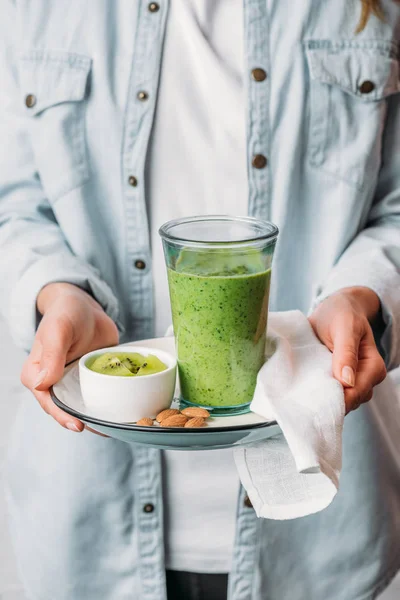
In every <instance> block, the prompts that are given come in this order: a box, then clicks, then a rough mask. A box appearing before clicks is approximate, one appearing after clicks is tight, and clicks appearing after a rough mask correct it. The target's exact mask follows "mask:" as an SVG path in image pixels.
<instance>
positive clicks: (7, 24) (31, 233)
mask: <svg viewBox="0 0 400 600" xmlns="http://www.w3.org/2000/svg"><path fill="white" fill-rule="evenodd" d="M15 31H17V23H16V18H15V6H14V3H13V2H11V1H10V0H5V2H4V3H2V8H1V19H0V81H1V87H2V90H1V94H0V281H1V293H0V312H1V313H2V314H3V316H4V317H5V319H6V321H7V323H8V324H9V326H10V329H11V333H12V336H13V338H14V341H15V342H16V343H17V345H19V346H20V347H22V348H24V349H25V350H29V348H30V347H31V345H32V341H33V338H34V335H35V331H36V327H37V321H38V319H37V316H38V315H37V310H36V298H37V295H38V293H39V291H40V290H41V289H42V287H43V286H45V285H46V284H48V283H51V282H60V281H64V282H69V283H72V284H75V285H77V286H80V287H82V288H83V289H85V290H87V291H88V292H89V293H91V294H92V295H93V296H94V298H96V300H97V301H98V302H99V303H100V304H101V306H102V307H103V308H104V310H105V311H106V313H107V314H108V315H109V316H110V317H111V318H112V319H113V320H114V321H117V316H118V302H117V299H116V297H115V295H114V294H113V292H112V290H111V289H110V287H109V285H107V283H106V282H105V281H103V280H102V278H101V276H100V273H99V272H98V270H96V269H95V268H94V267H92V266H91V265H89V264H87V263H86V262H85V261H83V260H82V259H80V258H79V257H77V256H76V255H74V253H73V252H72V251H71V248H70V247H69V245H68V243H67V241H66V239H65V237H64V235H63V233H62V230H61V229H60V227H59V225H58V223H57V220H56V218H55V215H54V213H53V211H52V209H51V206H50V204H49V202H48V201H47V199H46V197H45V194H44V192H43V188H42V185H41V183H40V178H39V175H38V173H37V172H36V170H35V161H34V156H33V151H32V148H31V145H30V140H29V134H28V132H27V125H26V119H25V117H24V115H23V111H22V108H23V107H22V106H20V104H21V98H20V96H19V93H18V73H17V58H18V57H17V52H16V45H15V44H14V41H13V39H12V35H13V32H15Z"/></svg>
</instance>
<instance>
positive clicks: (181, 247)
mask: <svg viewBox="0 0 400 600" xmlns="http://www.w3.org/2000/svg"><path fill="white" fill-rule="evenodd" d="M160 235H161V237H162V241H163V247H164V254H165V260H166V264H167V270H168V282H169V291H170V298H171V307H172V319H173V324H174V332H175V340H176V349H177V357H178V368H179V379H180V386H181V395H182V397H181V399H182V402H183V403H186V404H188V405H195V406H203V407H205V408H207V409H209V410H212V413H213V414H218V415H225V414H229V415H232V414H239V413H242V412H247V411H248V409H249V408H248V407H249V404H250V402H251V400H252V397H253V393H254V389H255V385H256V378H257V373H258V371H259V369H260V368H261V366H262V364H263V362H264V350H265V340H266V326H267V317H268V298H269V288H270V279H271V264H272V257H273V253H274V248H275V244H276V240H277V237H278V228H277V227H276V226H275V225H273V224H272V223H269V222H267V221H259V220H257V219H252V218H250V217H228V216H204V217H188V218H185V219H179V220H176V221H169V222H168V223H165V224H164V225H163V226H162V227H161V229H160Z"/></svg>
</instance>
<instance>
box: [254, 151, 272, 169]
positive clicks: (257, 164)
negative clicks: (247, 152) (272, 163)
mask: <svg viewBox="0 0 400 600" xmlns="http://www.w3.org/2000/svg"><path fill="white" fill-rule="evenodd" d="M267 162H268V161H267V159H266V158H265V156H264V155H263V154H256V155H255V156H253V160H252V161H251V164H252V165H253V167H254V168H255V169H263V168H264V167H266V166H267Z"/></svg>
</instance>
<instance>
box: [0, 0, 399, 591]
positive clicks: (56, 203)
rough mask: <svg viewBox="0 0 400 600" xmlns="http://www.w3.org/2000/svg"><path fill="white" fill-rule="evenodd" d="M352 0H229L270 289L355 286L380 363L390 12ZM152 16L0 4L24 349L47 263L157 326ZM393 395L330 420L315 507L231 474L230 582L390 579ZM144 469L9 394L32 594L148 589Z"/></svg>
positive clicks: (2, 152)
mask: <svg viewBox="0 0 400 600" xmlns="http://www.w3.org/2000/svg"><path fill="white" fill-rule="evenodd" d="M360 4H361V3H360V2H359V1H358V0H324V2H323V3H321V2H316V1H315V0H304V1H302V2H296V3H293V2H291V1H290V0H245V1H244V40H245V65H246V66H245V69H246V76H245V84H246V90H247V105H246V120H247V121H246V122H247V150H248V152H247V171H248V182H249V187H248V209H249V214H251V215H253V216H256V217H259V218H266V219H271V220H272V221H274V222H276V223H277V224H278V225H279V227H280V230H281V236H280V240H279V243H278V247H277V251H276V258H275V266H274V270H275V274H276V275H275V278H274V282H273V286H272V290H271V308H272V309H276V310H278V309H279V310H286V309H292V308H299V309H301V310H303V311H306V312H307V311H309V310H310V309H311V308H312V306H315V305H316V304H317V303H318V302H320V301H321V300H322V299H323V298H325V297H326V296H328V295H329V294H331V293H333V292H335V291H336V290H338V289H341V288H343V287H348V286H353V285H361V286H367V287H370V288H371V289H373V290H374V291H375V292H376V293H377V294H378V296H379V297H380V299H381V304H382V314H383V321H384V327H383V328H382V331H380V332H379V340H378V341H379V343H380V347H381V349H382V352H383V354H384V356H385V360H386V363H387V365H388V367H394V366H395V365H397V364H399V362H400V291H399V290H400V274H399V271H400V77H399V62H398V60H399V45H398V42H397V40H396V33H397V32H398V30H399V25H400V9H399V8H398V7H396V5H395V4H394V3H393V2H391V1H389V0H385V2H384V8H385V13H386V20H385V21H384V22H380V21H378V20H377V19H376V18H375V17H372V18H371V20H370V22H369V23H368V25H367V27H366V29H365V30H364V31H363V32H362V33H361V34H358V35H356V34H355V29H356V26H357V22H358V19H359V16H360ZM167 18H168V0H159V2H148V1H144V0H132V1H128V0H103V1H102V2H97V3H91V2H89V1H88V0H70V2H68V3H61V2H51V1H50V0H36V1H35V2H29V1H28V0H16V1H15V2H14V1H11V0H4V2H3V5H2V15H1V21H0V81H1V82H2V92H1V95H0V106H1V111H0V139H1V144H0V249H1V252H0V276H1V281H2V290H1V298H0V303H1V304H0V306H1V310H2V313H3V315H4V316H5V317H6V319H7V320H8V322H9V323H10V327H11V331H12V334H13V336H14V339H15V340H16V342H17V343H18V344H19V345H20V346H21V347H23V348H25V349H26V350H29V348H30V346H31V344H32V340H33V337H34V334H35V328H36V326H37V313H36V297H37V294H38V292H39V291H40V289H41V288H42V287H43V286H44V285H46V284H47V283H49V282H52V281H69V282H71V283H74V284H76V285H79V286H81V287H83V288H84V289H86V290H88V291H89V292H90V293H91V294H93V296H94V297H95V298H96V299H97V300H98V301H99V303H100V304H101V305H102V306H103V307H104V309H105V311H106V312H107V313H108V314H109V315H110V316H111V317H112V318H113V319H115V320H116V322H117V323H118V326H119V328H120V331H121V338H122V339H123V340H129V339H133V338H135V339H143V338H148V337H151V336H152V334H153V297H152V271H151V248H150V243H149V234H148V219H147V210H146V202H147V199H146V195H145V191H146V190H145V175H146V169H147V168H149V165H148V164H147V163H146V154H147V148H148V144H149V138H150V135H151V130H152V123H153V117H154V112H155V107H156V98H157V88H158V81H159V75H160V68H162V48H163V35H164V31H165V25H166V20H167ZM255 68H259V69H263V70H264V71H265V73H266V74H267V77H266V78H265V79H263V80H262V81H259V80H257V79H260V78H257V77H255V76H254V74H253V70H254V69H255ZM193 76H194V77H195V76H196V74H194V75H193ZM143 92H144V93H143ZM178 97H179V96H178V94H177V100H178ZM176 110H179V105H177V106H176ZM143 267H144V268H143ZM393 401H394V393H393V390H392V388H391V383H390V381H389V380H387V381H385V382H384V383H383V384H381V386H379V387H378V388H377V390H376V393H375V396H374V399H373V400H372V402H371V403H370V404H369V405H368V406H364V407H362V408H361V409H360V410H358V411H357V412H356V413H354V414H352V415H351V416H349V417H348V418H347V419H346V424H345V432H344V468H343V472H342V479H341V489H340V493H339V494H338V496H337V498H336V499H335V501H334V502H333V504H332V505H331V506H330V507H329V508H328V509H327V510H325V511H323V512H322V513H319V514H317V515H313V516H310V517H307V518H304V519H299V520H295V521H287V522H275V521H267V520H262V519H261V520H259V519H257V518H256V516H255V514H254V511H253V510H252V509H251V508H249V507H248V506H247V503H245V502H244V493H243V491H241V493H240V497H239V499H238V508H237V528H236V542H235V550H234V560H233V569H232V573H231V574H230V583H229V599H230V600H259V599H261V598H269V599H271V600H286V599H288V600H289V599H290V600H305V599H307V600H321V599H322V598H323V599H324V600H370V599H371V600H372V598H375V597H376V595H377V594H378V593H379V591H380V590H381V589H383V587H384V586H385V585H386V584H387V583H388V581H389V580H390V579H391V577H392V576H393V575H394V573H395V572H396V571H397V569H398V568H399V567H400V552H399V547H398V540H399V538H400V489H399V488H400V486H399V467H400V457H399V453H398V449H397V446H398V443H396V439H398V432H399V427H400V423H399V421H400V418H399V415H398V414H396V413H395V407H394V406H393ZM161 481H162V463H161V460H160V454H159V452H158V451H156V450H149V449H147V448H143V447H140V446H129V445H128V444H122V443H120V442H117V441H115V440H103V439H101V438H97V437H96V436H92V435H90V434H88V433H86V432H85V433H84V434H82V435H80V436H76V437H74V438H72V437H71V434H69V433H68V432H66V431H63V430H62V429H61V428H60V427H59V426H58V425H56V424H55V423H53V422H51V421H50V420H49V419H48V418H47V416H46V415H45V414H44V413H42V411H41V410H40V409H39V408H38V406H37V405H36V403H34V402H33V401H32V398H31V397H30V396H29V395H27V397H26V401H25V402H24V405H23V408H22V410H21V412H20V414H19V416H18V418H17V421H16V425H15V429H14V435H13V440H12V444H11V447H10V452H9V461H8V497H9V507H10V525H11V530H12V533H13V538H14V543H15V546H16V549H17V554H18V559H19V563H20V566H21V572H22V577H23V579H24V581H25V584H26V587H27V589H28V597H29V598H32V599H34V600H50V599H51V600H54V599H57V600H71V599H73V600H91V599H92V598H93V599H96V600H111V599H112V600H128V599H133V598H140V599H141V600H165V598H166V592H165V575H164V564H163V558H164V557H163V552H164V550H163V510H162V492H161V490H162V485H161ZM148 504H151V505H152V506H153V510H152V511H151V512H149V511H148V510H144V506H145V505H148Z"/></svg>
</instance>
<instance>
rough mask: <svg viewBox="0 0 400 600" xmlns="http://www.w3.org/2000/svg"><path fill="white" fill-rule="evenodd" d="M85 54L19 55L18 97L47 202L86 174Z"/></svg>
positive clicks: (81, 181)
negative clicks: (19, 94) (19, 93)
mask: <svg viewBox="0 0 400 600" xmlns="http://www.w3.org/2000/svg"><path fill="white" fill-rule="evenodd" d="M90 70H91V59H90V58H89V57H87V56H82V55H78V54H73V53H70V52H60V51H51V50H31V51H29V52H27V53H24V54H22V55H21V56H20V61H19V76H20V90H21V95H22V98H21V102H22V106H23V108H24V111H25V113H26V116H27V117H28V118H29V124H28V126H29V130H30V132H31V142H32V147H33V152H34V156H35V163H36V168H37V171H38V173H39V176H40V179H41V183H42V185H43V188H44V191H45V193H46V195H47V197H48V198H49V200H50V201H53V202H54V201H55V200H57V199H58V198H60V197H61V196H62V195H64V194H66V193H67V192H69V191H71V190H73V189H75V188H77V187H79V186H81V185H83V184H84V183H85V182H86V181H87V180H88V179H89V160H88V152H87V147H86V133H85V112H86V103H87V102H86V100H87V95H88V83H89V82H88V78H89V73H90Z"/></svg>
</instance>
